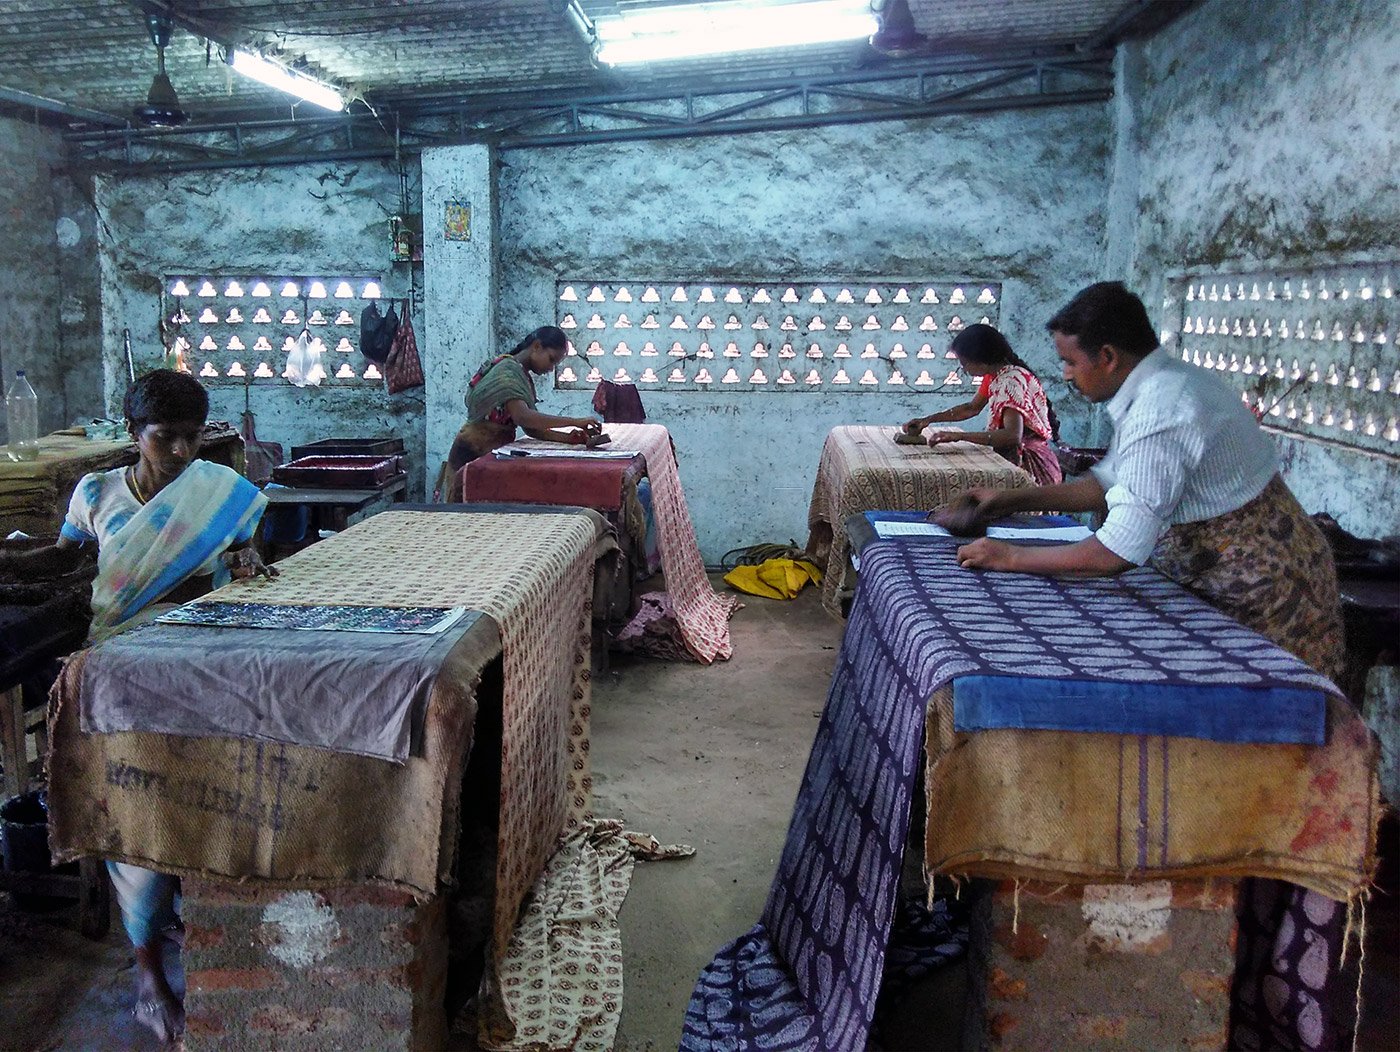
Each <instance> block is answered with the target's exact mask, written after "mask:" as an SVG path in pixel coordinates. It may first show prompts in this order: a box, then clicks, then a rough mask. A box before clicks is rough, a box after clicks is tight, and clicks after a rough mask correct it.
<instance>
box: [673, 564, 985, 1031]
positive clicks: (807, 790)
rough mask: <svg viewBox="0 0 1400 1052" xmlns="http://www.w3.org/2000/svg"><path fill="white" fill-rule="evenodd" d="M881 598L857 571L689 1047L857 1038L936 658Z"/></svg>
mask: <svg viewBox="0 0 1400 1052" xmlns="http://www.w3.org/2000/svg"><path fill="white" fill-rule="evenodd" d="M888 612H889V604H888V603H887V602H886V601H885V600H884V599H883V597H882V590H881V588H880V587H879V585H878V580H877V579H876V578H868V577H867V576H866V574H865V573H862V575H861V582H860V586H859V588H858V589H857V593H856V599H855V604H854V606H853V608H852V610H851V617H850V620H849V622H848V623H847V626H846V636H845V639H844V641H843V642H842V644H841V653H840V656H839V658H838V659H837V664H836V672H835V675H834V676H833V677H832V683H831V691H830V693H829V695H828V697H827V703H826V709H825V711H824V712H823V713H822V718H821V722H820V724H819V725H818V728H817V736H816V741H815V743H814V744H813V746H812V754H811V757H810V758H809V760H808V762H807V770H806V773H805V775H804V776H803V780H802V788H801V790H800V791H799V793H798V798H797V805H796V809H795V811H794V813H793V818H792V824H791V826H790V827H789V829H788V838H787V844H786V846H785V847H784V849H783V855H782V859H781V860H780V862H779V864H778V873H777V876H776V877H775V878H774V881H773V886H772V890H771V891H770V892H769V898H768V904H767V907H766V908H765V909H764V911H763V916H762V919H761V920H760V921H759V923H758V924H757V925H756V926H755V927H754V928H752V929H751V930H750V931H749V932H747V933H746V934H744V935H743V936H741V937H740V938H739V939H737V940H735V941H734V942H733V943H730V944H729V945H728V946H726V947H724V949H722V950H720V952H719V954H718V955H717V956H716V957H715V959H714V961H712V962H711V963H710V965H709V966H707V967H706V968H705V970H704V971H703V972H702V973H701V974H700V980H699V982H698V983H697V985H696V987H695V992H694V993H693V994H692V996H691V1000H690V1006H689V1008H688V1009H687V1011H686V1019H685V1030H684V1032H683V1034H682V1037H681V1048H682V1049H685V1050H687V1052H690V1050H693V1052H699V1050H702V1049H728V1050H734V1052H739V1050H747V1049H774V1050H776V1049H793V1050H799V1049H800V1050H812V1052H817V1050H828V1049H830V1050H837V1049H841V1050H844V1049H863V1048H864V1047H865V1045H866V1039H867V1037H868V1035H869V1033H870V1026H871V1022H872V1021H873V1019H874V1015H875V1007H876V1002H877V997H878V994H879V990H880V983H881V975H882V972H883V967H884V962H885V954H886V947H887V943H888V940H889V934H890V927H891V919H892V916H893V914H894V909H895V902H896V896H897V892H898V885H899V874H900V866H901V862H902V860H903V857H904V844H905V839H906V837H907V836H908V833H909V805H910V797H911V794H912V792H913V788H914V784H915V775H916V774H917V771H918V764H919V758H920V755H921V753H920V749H919V743H920V741H921V739H922V730H923V718H924V706H925V703H926V702H927V700H928V697H929V694H930V693H931V686H930V684H931V683H933V682H934V679H935V676H936V672H937V664H936V662H935V661H933V660H930V659H928V658H926V657H925V656H924V655H921V654H920V653H918V652H917V651H912V652H911V651H910V650H909V649H908V648H907V647H906V646H905V645H904V643H905V641H906V640H907V638H908V637H907V636H906V634H905V632H904V625H903V623H902V622H901V620H900V618H899V617H894V618H891V617H889V616H888ZM959 951H960V946H959V945H958V944H957V943H956V942H953V943H952V945H950V946H949V948H948V954H949V956H955V955H956V953H957V952H959ZM950 1039H952V1035H950Z"/></svg>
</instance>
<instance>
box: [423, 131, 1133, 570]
mask: <svg viewBox="0 0 1400 1052" xmlns="http://www.w3.org/2000/svg"><path fill="white" fill-rule="evenodd" d="M1110 150H1111V141H1110V124H1109V118H1108V112H1107V107H1105V106H1103V105H1094V106H1082V107H1075V108H1069V109H1057V110H1043V111H1037V112H1027V113H1006V114H997V115H989V116H983V117H975V118H972V117H969V118H962V117H959V118H945V119H941V120H936V121H919V122H908V123H905V122H897V123H887V124H872V125H863V126H843V127H832V128H821V129H815V130H807V131H793V132H775V133H765V134H751V135H742V136H731V137H723V138H707V139H690V140H675V141H666V142H651V143H629V144H612V145H604V146H580V147H569V148H559V149H548V150H533V151H510V152H507V153H503V154H501V155H499V157H498V165H499V172H498V176H497V177H498V185H499V234H498V251H497V258H498V260H499V283H500V284H499V289H500V292H499V309H498V327H497V330H496V334H495V335H496V343H497V345H498V346H508V345H509V344H510V343H512V342H513V341H514V340H515V339H517V338H518V337H519V336H520V335H522V334H523V333H525V332H528V331H529V330H530V329H532V328H534V327H535V326H536V325H539V324H541V323H544V322H549V321H552V320H553V319H554V317H555V304H554V282H555V280H556V278H557V277H560V276H565V275H567V276H569V277H580V276H586V275H589V274H596V275H598V276H599V277H600V278H619V279H621V278H627V279H637V278H652V277H655V278H658V279H664V278H668V277H669V278H676V279H686V278H715V279H720V280H723V279H725V278H733V279H735V280H738V279H741V278H758V279H765V280H766V279H774V280H777V279H781V278H782V277H785V276H792V277H803V278H826V277H855V276H869V277H909V278H918V277H925V276H927V277H972V278H989V279H1002V280H1004V281H1005V293H1004V296H1003V302H1002V309H1001V320H1002V324H1003V326H1004V327H1005V328H1006V330H1007V332H1008V334H1009V335H1010V337H1011V339H1012V342H1013V344H1014V345H1015V346H1016V347H1017V349H1018V350H1019V351H1020V353H1021V354H1022V355H1023V357H1025V358H1026V359H1027V361H1028V362H1030V364H1031V365H1032V366H1033V367H1035V368H1036V369H1037V370H1038V371H1040V372H1041V373H1042V375H1044V376H1045V377H1046V378H1047V379H1048V380H1051V381H1052V382H1051V383H1050V389H1051V395H1052V397H1053V398H1055V399H1056V406H1057V409H1058V410H1059V412H1060V414H1061V416H1062V418H1063V419H1064V421H1065V435H1066V437H1067V439H1070V440H1074V439H1077V438H1080V437H1081V435H1082V434H1083V430H1084V426H1085V423H1086V421H1087V418H1088V414H1087V407H1086V406H1085V405H1084V404H1083V402H1082V400H1080V399H1078V396H1077V395H1075V396H1072V395H1070V394H1068V393H1067V391H1066V389H1065V387H1064V386H1063V384H1062V383H1061V382H1060V381H1059V369H1058V367H1057V365H1056V363H1055V359H1054V355H1053V351H1052V349H1051V345H1050V343H1049V340H1048V337H1047V336H1046V334H1045V332H1044V323H1045V320H1046V319H1047V318H1048V317H1049V316H1050V314H1051V313H1053V311H1054V310H1055V309H1056V308H1058V307H1059V306H1061V305H1062V303H1063V302H1064V301H1065V300H1067V299H1068V298H1069V296H1071V295H1072V294H1073V293H1074V292H1075V291H1077V290H1078V289H1079V288H1080V287H1082V286H1083V285H1085V284H1087V283H1088V282H1090V281H1093V280H1096V279H1097V278H1098V277H1099V274H1100V269H1101V265H1102V258H1103V252H1104V241H1103V236H1104V228H1105V208H1106V195H1107V188H1108V179H1109V161H1110ZM426 156H427V155H425V157H426ZM426 167H427V161H426V160H425V168H426ZM431 183H432V179H431V178H430V177H429V176H428V175H427V174H426V172H425V195H428V194H430V193H431V190H430V186H431ZM429 216H430V218H429V225H430V226H431V224H432V223H433V222H434V220H433V218H432V213H431V212H430V213H429ZM435 320H436V322H437V324H439V325H443V324H449V321H448V320H447V319H445V318H436V319H435ZM464 324H474V322H472V321H466V322H464ZM466 335H467V336H469V337H470V339H471V340H473V341H475V354H474V360H475V361H479V360H480V359H481V358H483V357H485V356H486V354H487V353H489V352H490V350H491V349H492V348H490V347H488V346H487V339H486V337H487V334H486V333H484V332H478V331H472V332H469V333H467V334H466ZM542 393H543V394H544V397H543V400H542V408H543V409H545V410H546V411H558V412H562V413H568V414H575V413H579V412H582V411H584V410H585V409H586V407H587V404H588V396H587V394H586V393H585V392H576V391H575V392H562V391H560V392H554V391H549V392H542ZM965 393H966V391H965ZM956 400H957V399H956V398H954V397H953V396H950V395H947V394H941V395H924V396H922V397H921V396H918V395H915V394H912V393H911V394H909V395H900V394H886V393H873V394H871V393H864V394H859V395H832V394H816V393H807V392H792V393H788V392H781V393H780V392H773V393H764V394H728V393H721V392H715V393H706V394H698V393H685V394H672V393H664V392H655V393H653V392H647V393H646V395H645V401H646V408H647V413H648V417H649V419H651V420H654V421H656V422H658V423H663V424H665V425H666V426H667V427H669V428H670V430H671V432H672V434H673V435H674V437H675V441H676V445H677V448H678V452H679V455H680V464H681V476H682V479H683V481H684V483H685V486H686V492H687V496H688V498H689V502H690V508H691V513H692V515H693V517H694V519H695V523H696V532H697V534H698V536H699V539H700V547H701V550H702V552H703V554H704V556H705V558H706V560H707V561H708V562H710V563H714V562H716V561H718V559H719V557H720V555H722V554H723V553H724V552H725V551H726V550H727V549H729V548H733V547H736V546H739V545H747V544H754V543H757V542H760V541H774V540H777V541H786V540H788V539H789V538H792V539H796V540H797V541H799V542H801V541H803V540H804V539H805V537H806V532H807V506H808V500H809V498H810V496H811V490H812V483H813V480H814V477H815V473H816V465H817V460H818V456H819V454H820V452H821V446H822V440H823V437H824V436H825V435H826V433H827V431H828V430H830V428H831V427H833V426H835V425H837V424H850V423H885V424H893V423H895V422H898V421H903V420H905V419H907V418H908V417H909V416H911V415H914V414H915V413H917V412H930V411H933V410H934V409H937V408H940V407H943V406H946V405H949V404H952V402H953V401H956ZM432 426H433V427H434V429H435V430H436V425H432ZM437 441H439V436H437V435H436V434H434V435H432V436H430V439H429V444H430V445H432V444H433V443H434V442H437Z"/></svg>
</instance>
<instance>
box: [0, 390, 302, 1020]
mask: <svg viewBox="0 0 1400 1052" xmlns="http://www.w3.org/2000/svg"><path fill="white" fill-rule="evenodd" d="M123 411H124V414H125V416H126V423H127V428H128V430H129V431H130V432H131V436H132V438H133V439H134V440H135V441H136V446H137V450H138V452H139V455H140V459H139V460H138V461H137V463H136V464H135V465H133V466H131V467H125V468H117V469H115V470H112V471H103V472H95V473H93V474H91V475H86V476H84V477H83V478H82V479H81V480H80V481H79V483H78V485H77V488H76V489H75V490H74V492H73V497H72V500H71V502H70V503H69V506H68V514H67V516H66V517H65V520H64V523H63V528H62V532H61V534H60V535H59V539H58V542H57V544H56V545H55V547H53V548H47V549H39V550H36V551H32V552H26V553H21V554H17V555H13V556H9V557H3V562H2V563H0V571H3V570H8V571H9V572H10V573H19V574H22V575H26V576H34V577H37V576H43V575H46V574H51V573H56V572H62V571H64V570H65V569H68V568H71V567H73V566H75V565H76V564H77V562H79V561H80V560H81V559H82V558H84V551H85V549H86V550H87V551H90V550H91V547H92V546H93V545H96V547H97V566H98V572H97V579H96V581H95V582H94V584H93V593H92V612H93V619H92V630H91V639H90V641H94V642H95V641H98V640H101V639H103V638H106V637H107V636H109V635H111V634H113V633H114V632H116V631H119V630H120V629H121V628H122V627H123V626H125V625H128V624H129V623H131V622H133V619H136V618H137V616H138V615H139V614H140V613H141V612H142V611H143V610H145V609H146V608H147V607H149V606H150V605H151V604H153V603H157V602H161V601H162V600H164V601H166V602H175V601H185V600H189V599H193V598H195V597H197V596H198V595H201V594H203V593H204V592H206V591H208V590H209V589H210V587H211V586H212V587H218V586H220V585H222V584H225V583H227V582H228V581H229V580H231V579H234V578H250V577H257V576H275V575H276V573H277V571H276V570H274V569H271V568H269V567H267V566H264V565H263V562H262V560H261V559H260V558H259V557H258V554H257V552H256V551H254V549H253V548H252V547H251V546H250V545H251V542H252V539H253V533H254V531H255V530H256V528H257V524H258V520H259V519H260V518H261V516H262V512H263V508H264V507H265V506H266V504H267V498H266V497H264V496H263V495H262V493H261V492H259V491H258V489H257V487H255V486H254V485H253V484H252V483H250V482H249V481H248V480H247V479H245V478H243V477H242V476H241V475H239V474H238V473H237V472H236V471H233V470H232V469H230V468H226V467H222V466H220V465H218V464H211V463H208V462H207V461H203V460H196V459H195V456H196V454H197V453H198V452H199V445H200V440H201V436H202V434H203V431H204V421H205V417H206V416H207V415H208V412H209V397H208V395H207V394H206V393H205V391H204V388H203V387H201V386H200V384H199V382H198V381H197V380H195V379H194V378H193V377H191V376H188V375H186V374H184V373H179V372H173V371H171V370H158V371H155V372H151V373H147V374H146V375H145V376H142V377H141V378H140V379H138V380H137V381H136V382H135V383H133V384H132V385H131V387H130V388H129V389H128V391H127V393H126V398H125V401H124V403H123ZM107 868H108V870H109V872H110V873H111V876H112V883H113V886H114V887H115V888H116V892H117V901H118V902H119V903H120V905H121V911H122V921H123V923H124V924H125V926H126V930H127V934H128V935H129V936H130V937H131V942H132V945H133V946H134V947H135V951H136V973H137V989H136V1005H135V1008H134V1009H133V1014H134V1015H135V1017H136V1019H137V1021H138V1022H140V1023H141V1024H142V1025H144V1026H146V1027H148V1028H149V1029H150V1030H152V1031H153V1032H154V1033H155V1034H156V1036H157V1037H159V1038H160V1039H161V1040H163V1041H172V1040H174V1039H175V1038H176V1037H177V1036H178V1035H179V1034H180V1032H181V1031H182V1030H183V1027H184V1013H183V1010H182V1007H181V1005H180V1001H179V998H178V997H177V996H176V995H175V993H174V991H173V990H172V988H171V984H170V980H169V977H168V975H167V974H166V971H165V965H164V964H163V959H164V958H165V956H166V954H167V953H170V954H171V955H172V956H175V957H178V953H179V945H180V937H181V933H182V930H183V929H182V928H181V925H180V919H179V905H178V900H179V880H178V879H177V878H176V877H173V876H170V875H168V874H164V873H156V872H153V871H151V870H148V869H143V868H141V867H139V866H133V865H130V864H127V863H120V862H109V863H107Z"/></svg>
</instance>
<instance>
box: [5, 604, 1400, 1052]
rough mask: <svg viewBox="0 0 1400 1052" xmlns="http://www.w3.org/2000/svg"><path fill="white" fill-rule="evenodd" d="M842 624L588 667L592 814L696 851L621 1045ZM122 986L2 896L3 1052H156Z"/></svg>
mask: <svg viewBox="0 0 1400 1052" xmlns="http://www.w3.org/2000/svg"><path fill="white" fill-rule="evenodd" d="M840 633H841V626H840V625H839V624H837V623H836V622H835V621H833V620H832V619H831V618H829V617H828V616H827V615H826V614H825V613H824V612H823V611H822V609H821V606H820V603H819V602H818V601H817V596H816V594H815V592H814V591H812V590H808V591H807V592H806V593H805V594H804V595H803V596H802V597H801V598H800V599H799V600H797V601H796V602H792V603H777V602H769V601H765V600H762V599H754V600H751V601H750V605H749V606H748V607H747V608H746V609H745V610H743V611H741V612H740V613H739V614H738V616H737V617H736V618H735V620H734V623H733V636H734V646H735V653H736V657H735V658H734V659H733V660H732V661H730V662H728V663H725V664H720V665H716V666H713V667H710V668H702V667H699V666H695V665H681V664H671V663H660V662H652V661H641V660H633V659H625V658H614V660H613V663H612V665H611V667H610V668H609V669H607V670H606V671H603V672H600V674H599V675H598V676H597V677H596V679H595V688H594V689H595V694H594V713H593V764H594V772H595V778H596V800H595V805H596V810H597V812H598V813H599V814H602V815H621V816H623V817H624V818H625V819H626V820H627V823H628V825H629V827H630V828H632V829H636V830H642V831H645V832H649V833H652V834H654V835H656V836H657V837H658V838H659V839H661V840H662V841H665V842H684V843H688V844H691V845H693V846H694V847H695V848H696V855H695V857H693V858H691V859H687V860H683V861H672V862H652V863H646V862H644V863H639V864H638V866H637V869H636V875H635V879H634V882H633V885H632V891H631V894H630V895H629V897H628V899H627V903H626V905H625V906H624V908H623V911H622V935H623V945H624V951H625V954H626V969H627V971H626V994H625V1001H624V1006H623V1017H622V1026H621V1031H620V1034H619V1048H622V1049H629V1050H639V1052H640V1050H653V1049H655V1050H661V1049H674V1048H675V1047H676V1043H677V1040H678V1038H679V1036H680V1031H681V1021H682V1017H683V1015H684V1012H685V1006H686V1002H687V1000H688V999H689V996H690V991H691V988H692V986H693V984H694V982H695V978H696V975H697V974H698V972H699V971H700V969H701V967H702V966H703V965H704V964H705V963H706V962H708V961H709V959H710V957H711V956H712V955H713V953H714V951H715V950H716V949H717V948H718V947H720V946H721V945H723V944H724V943H726V942H728V941H729V940H730V939H733V938H734V937H736V936H737V935H739V934H741V933H742V932H744V931H746V930H747V929H748V928H749V927H751V926H752V925H753V923H754V922H755V921H756V920H757V918H758V915H759V912H760V910H761V909H762V907H763V903H764V899H765V897H766V894H767V890H768V884H769V881H770V880H771V879H772V875H773V870H774V868H775V865H776V862H777V856H778V853H779V851H780V849H781V847H782V843H783V840H784V837H785V834H786V832H787V824H788V818H789V816H790V814H791V811H792V804H793V799H794V797H795V795H796V792H797V786H798V783H799V782H800V780H801V777H802V770H803V766H804V764H805V762H806V758H807V751H808V748H809V746H810V744H811V740H812V736H813V734H814V733H815V731H816V725H817V717H818V715H819V713H820V711H821V708H822V705H823V702H824V700H825V696H826V689H827V684H828V681H829V679H830V675H831V670H832V666H833V662H834V659H835V656H836V649H835V648H836V647H837V646H838V645H839V643H840ZM1391 887H1392V888H1393V887H1394V884H1393V883H1392V885H1391ZM3 899H4V896H3V895H0V900H3ZM1395 905H1396V900H1395V898H1394V897H1393V893H1392V895H1391V896H1387V897H1383V898H1378V899H1376V900H1373V903H1372V908H1371V910H1370V915H1369V918H1368V930H1367V937H1368V938H1367V942H1368V948H1367V961H1366V973H1367V989H1366V999H1365V1009H1364V1014H1365V1016H1366V1024H1365V1026H1364V1027H1363V1032H1362V1037H1361V1040H1360V1041H1359V1042H1358V1047H1359V1048H1361V1049H1374V1050H1379V1049H1393V1048H1400V1012H1397V1010H1396V1009H1397V1007H1400V952H1397V951H1400V924H1397V911H1396V908H1395ZM114 920H115V918H114ZM960 982H961V976H960V972H959V970H958V969H956V968H953V969H949V970H948V971H947V972H946V973H944V974H940V975H938V976H936V977H934V978H933V979H931V980H929V981H927V982H925V983H924V984H923V985H922V986H921V988H920V989H919V990H917V991H916V992H915V994H914V995H912V996H911V998H910V1000H909V1001H908V1002H907V1004H906V1005H905V1006H904V1007H903V1010H902V1011H901V1012H900V1013H899V1018H898V1019H897V1020H895V1021H894V1022H893V1023H892V1024H891V1026H890V1027H889V1029H888V1030H887V1032H886V1034H885V1039H886V1042H887V1045H888V1046H889V1047H892V1048H913V1049H917V1048H951V1047H955V1042H956V1035H957V1032H958V1031H957V1026H958V1016H959V1012H960V997H961V985H960ZM130 983H131V959H130V954H129V950H128V947H127V944H126V941H125V937H124V935H123V934H122V932H121V929H120V926H119V924H117V923H114V925H113V930H112V933H111V934H110V935H109V936H108V938H107V939H106V941H105V942H102V943H92V942H88V941H86V940H84V939H83V938H82V937H81V936H80V935H79V934H78V932H77V917H76V910H74V909H62V910H59V911H57V912H54V913H50V914H45V915H31V914H24V913H20V912H18V911H17V910H15V909H14V908H13V907H12V906H11V905H9V904H8V903H7V902H4V901H0V1049H11V1048H13V1049H26V1050H27V1049H34V1050H39V1049H43V1050H49V1049H144V1048H151V1047H154V1045H153V1042H150V1041H149V1040H147V1039H146V1035H145V1033H144V1032H143V1031H139V1030H138V1029H137V1028H135V1027H133V1026H132V1024H131V1022H130V1020H129V1017H128V1015H127V1012H126V1009H127V1006H128V1005H129V1003H130V996H129V990H130Z"/></svg>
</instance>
